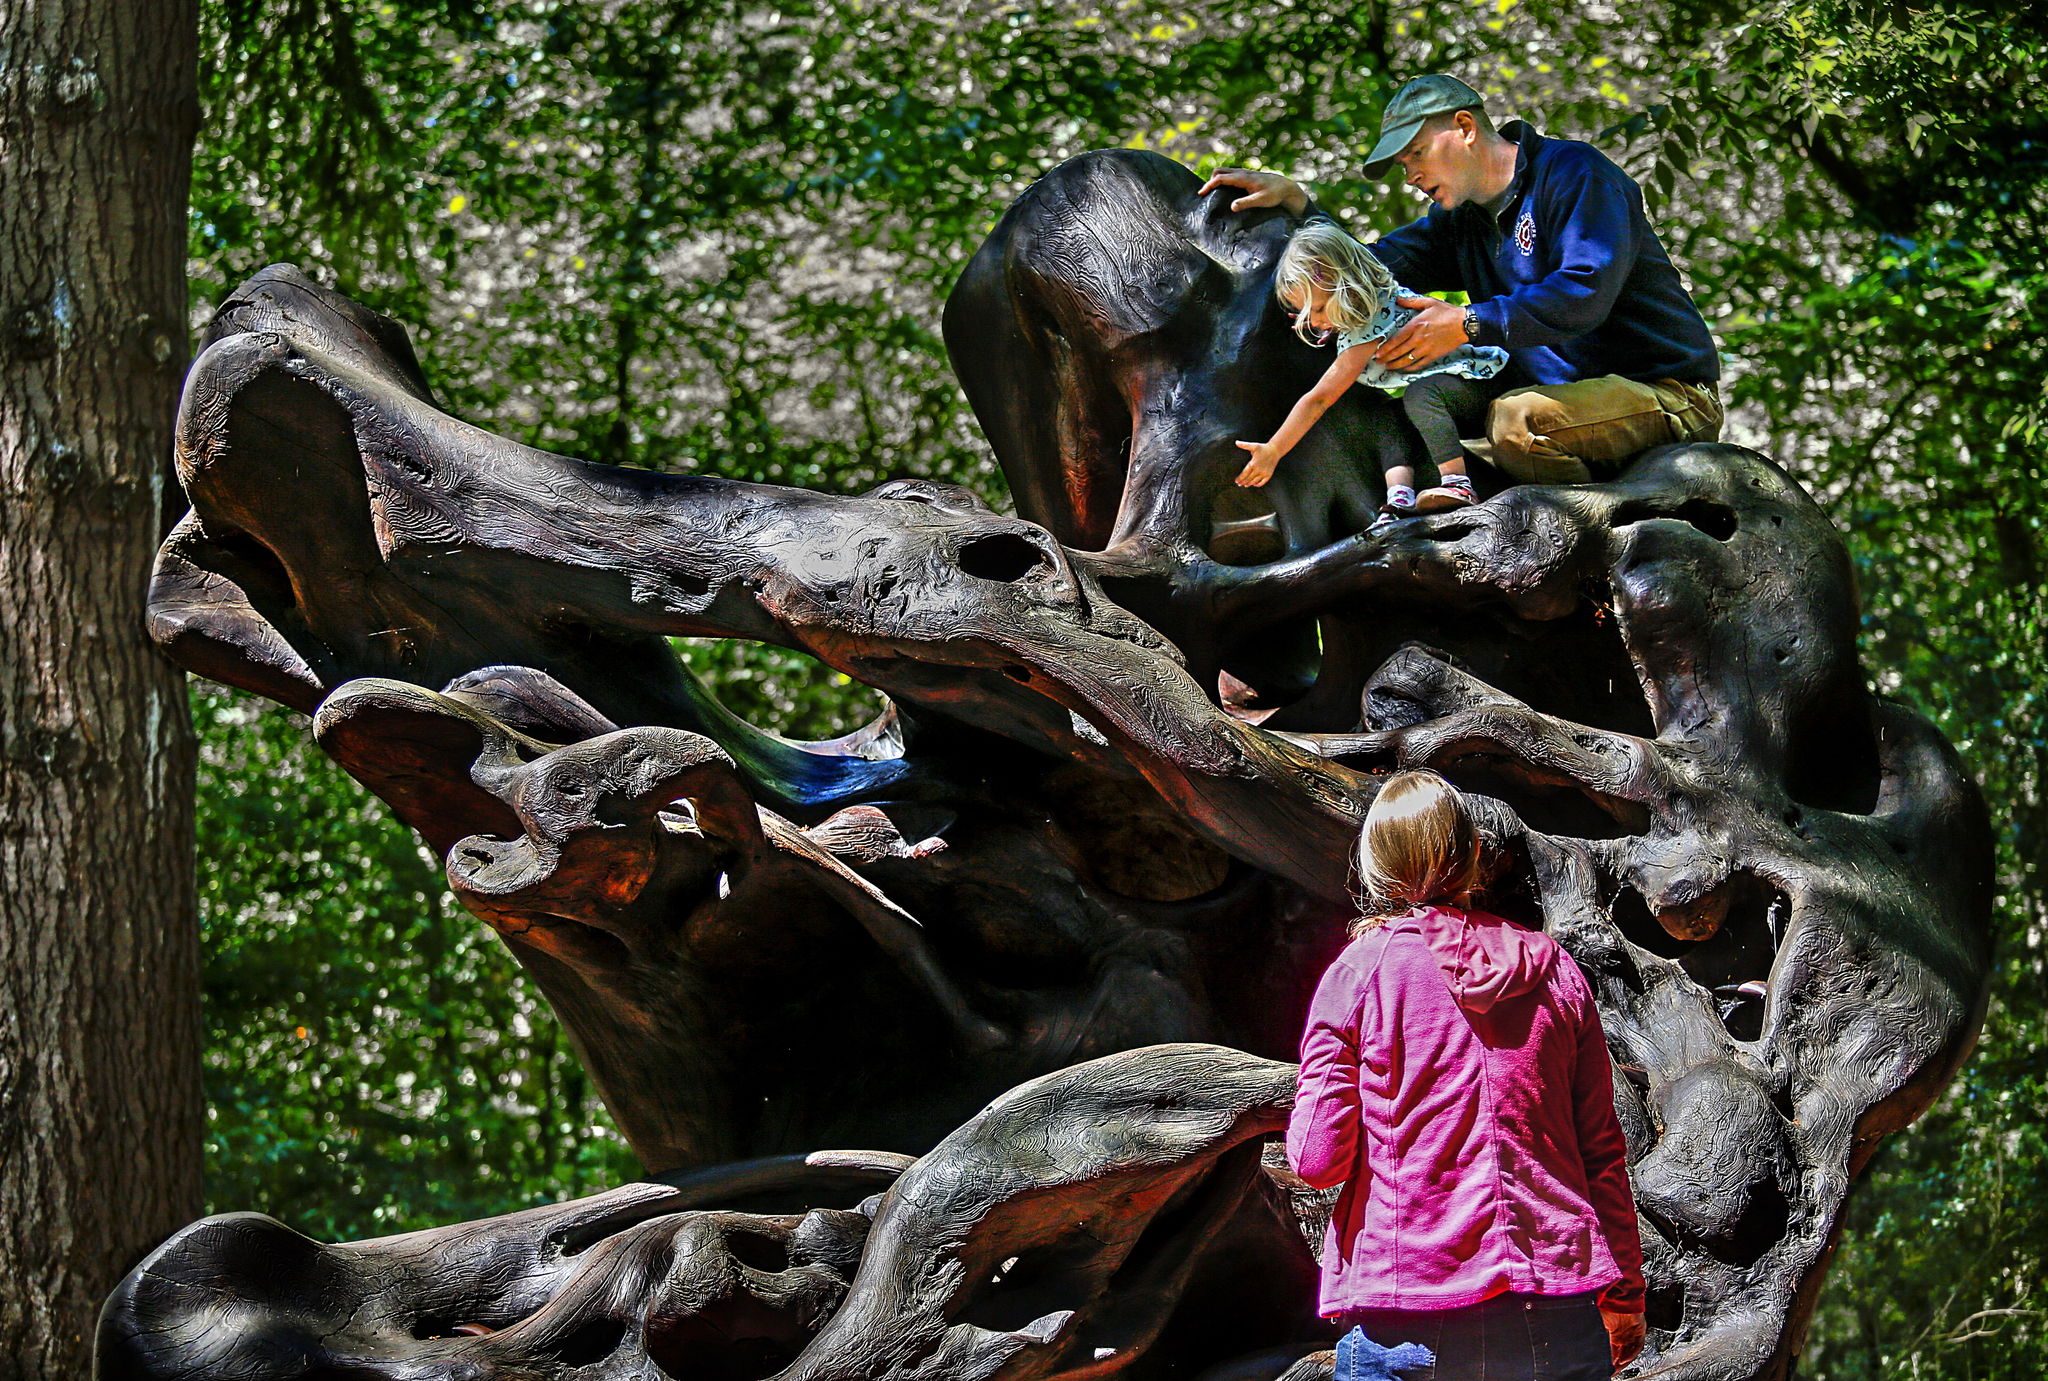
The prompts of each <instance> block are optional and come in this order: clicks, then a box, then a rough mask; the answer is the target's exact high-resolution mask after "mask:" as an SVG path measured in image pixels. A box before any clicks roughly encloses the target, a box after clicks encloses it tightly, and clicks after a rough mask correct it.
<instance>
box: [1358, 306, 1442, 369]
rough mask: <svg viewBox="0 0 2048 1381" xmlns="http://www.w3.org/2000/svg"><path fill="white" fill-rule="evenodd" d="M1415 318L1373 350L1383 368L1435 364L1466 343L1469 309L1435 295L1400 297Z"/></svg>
mask: <svg viewBox="0 0 2048 1381" xmlns="http://www.w3.org/2000/svg"><path fill="white" fill-rule="evenodd" d="M1396 301H1398V302H1399V303H1400V304H1401V305H1402V306H1403V307H1412V308H1414V309H1415V315H1414V317H1413V318H1412V319H1411V320H1410V321H1409V322H1408V324H1407V325H1406V326H1403V327H1402V328H1401V329H1400V330H1398V331H1396V332H1394V334H1393V335H1391V336H1388V337H1387V338H1386V340H1384V341H1382V342H1381V343H1380V348H1379V349H1378V350H1377V351H1375V352H1374V353H1373V359H1375V360H1377V361H1378V362H1379V364H1380V367H1381V368H1383V369H1395V370H1409V369H1420V368H1422V367H1423V366H1424V365H1428V364H1435V363H1436V362H1437V361H1438V360H1440V359H1442V358H1443V357H1444V356H1446V355H1448V354H1450V353H1451V352H1452V351H1453V350H1456V349H1457V348H1458V347H1459V346H1461V345H1463V344H1464V343H1465V309H1464V308H1463V307H1453V306H1452V305H1451V304H1450V303H1448V302H1443V301H1439V300H1438V299H1436V298H1434V297H1402V298H1397V299H1396Z"/></svg>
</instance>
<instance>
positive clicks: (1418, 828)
mask: <svg viewBox="0 0 2048 1381" xmlns="http://www.w3.org/2000/svg"><path fill="white" fill-rule="evenodd" d="M1484 868H1485V859H1484V856H1483V851H1482V849H1481V846H1480V839H1479V828H1478V826H1476V825H1475V824H1473V823H1472V814H1471V812H1470V811H1469V810H1467V809H1466V807H1465V797H1464V796H1463V794H1461V793H1460V792H1459V790H1458V788H1456V787H1454V786H1452V785H1451V784H1450V783H1449V782H1447V781H1445V780H1444V779H1443V778H1442V777H1439V776H1438V775H1437V774H1436V773H1434V772H1398V773H1396V774H1395V775H1393V776H1391V777H1389V778H1387V781H1386V784H1385V785H1384V786H1382V787H1381V788H1380V794H1379V796H1378V797H1377V798H1375V799H1374V801H1373V803H1372V809H1370V810H1368V811H1367V812H1366V813H1365V827H1364V828H1363V829H1361V830H1360V831H1359V832H1358V877H1359V881H1360V882H1361V883H1362V884H1363V890H1364V892H1365V905H1364V907H1363V908H1362V909H1363V911H1364V914H1363V915H1361V916H1360V917H1359V919H1358V921H1357V922H1356V923H1355V924H1354V925H1353V926H1352V933H1353V934H1360V933H1362V932H1364V931H1367V930H1371V929H1373V928H1375V927H1376V926H1379V925H1383V924H1385V922H1386V920H1387V919H1388V917H1390V916H1398V915H1399V914H1401V913H1402V912H1403V911H1406V910H1407V909H1408V908H1410V907H1412V906H1418V905H1420V904H1422V903H1423V902H1433V901H1447V902H1452V903H1454V904H1456V905H1460V906H1462V905H1464V904H1465V903H1466V902H1467V901H1468V900H1469V899H1470V898H1471V895H1472V894H1473V893H1474V892H1476V891H1478V890H1479V886H1480V884H1481V883H1482V882H1484V881H1485V871H1484Z"/></svg>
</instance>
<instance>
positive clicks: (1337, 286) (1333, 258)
mask: <svg viewBox="0 0 2048 1381" xmlns="http://www.w3.org/2000/svg"><path fill="white" fill-rule="evenodd" d="M1310 285H1314V286H1315V287H1318V288H1321V289H1323V291H1325V292H1327V293H1329V295H1330V305H1329V307H1328V309H1327V311H1328V315H1329V318H1330V324H1331V325H1332V326H1334V327H1336V328H1337V329H1338V330H1339V331H1362V330H1364V329H1365V328H1366V327H1368V326H1370V325H1372V319H1373V318H1374V317H1376V316H1378V315H1379V314H1380V308H1382V307H1384V306H1386V305H1387V303H1388V302H1390V301H1392V300H1393V296H1394V275H1393V272H1392V271H1391V270H1390V269H1388V268H1387V266H1386V265H1385V264H1382V263H1381V262H1380V261H1379V259H1378V258H1377V257H1376V256H1375V255H1374V254H1373V252H1372V251H1371V250H1369V249H1367V248H1366V247H1365V246H1364V245H1362V244H1360V243H1359V242H1358V241H1356V240H1354V239H1352V238H1351V236H1350V235H1348V234H1346V233H1345V231H1344V227H1343V226H1341V225H1338V224H1337V223H1336V222H1335V221H1333V220H1330V219H1328V218H1326V217H1323V216H1312V217H1310V218H1309V220H1308V221H1307V223H1305V224H1304V225H1303V226H1302V227H1301V229H1299V230H1297V231H1295V232H1294V237H1293V238H1292V239H1290V240H1289V241H1288V242H1287V248H1286V249H1284V250H1282V251H1281V253H1280V266H1279V267H1278V268H1277V269H1275V270H1274V271H1273V295H1274V296H1275V297H1278V298H1279V299H1280V305H1281V306H1283V307H1286V308H1288V309H1289V310H1290V311H1293V312H1294V313H1295V318H1294V333H1295V334H1296V335H1298V336H1300V337H1301V338H1302V339H1303V340H1305V341H1307V342H1308V343H1309V344H1311V345H1314V344H1317V343H1318V342H1317V340H1316V336H1315V329H1314V328H1313V327H1311V326H1310V325H1309V324H1308V318H1307V313H1305V312H1303V311H1302V310H1300V309H1301V308H1303V307H1306V306H1307V305H1308V298H1309V293H1308V290H1309V287H1310Z"/></svg>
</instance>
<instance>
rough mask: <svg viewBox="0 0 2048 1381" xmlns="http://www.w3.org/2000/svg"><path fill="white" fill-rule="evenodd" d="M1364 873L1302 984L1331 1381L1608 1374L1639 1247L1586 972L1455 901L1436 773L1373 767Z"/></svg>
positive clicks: (1639, 1288)
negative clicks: (1338, 1187) (1322, 1212)
mask: <svg viewBox="0 0 2048 1381" xmlns="http://www.w3.org/2000/svg"><path fill="white" fill-rule="evenodd" d="M1358 862H1359V871H1360V874H1361V876H1362V877H1363V879H1364V883H1365V890H1366V892H1367V893H1368V894H1369V896H1370V897H1371V898H1372V902H1373V907H1372V911H1371V914H1368V915H1366V916H1364V917H1363V918H1361V919H1360V920H1359V922H1358V923H1357V925H1356V926H1355V927H1354V928H1353V932H1352V934H1353V939H1352V941H1351V943H1350V945H1349V946H1347V947H1346V948H1345V950H1344V952H1343V953H1342V954H1340V955H1338V956H1337V958H1336V960H1335V962H1333V963H1332V964H1331V965H1330V968H1329V971H1328V972H1327V973H1325V974H1324V975H1323V980H1322V983H1321V985H1320V986H1319V987H1318V988H1317V989H1316V995H1315V1001H1314V1003H1313V1005H1312V1006H1311V1007H1310V1010H1309V1017H1308V1029H1307V1030H1306V1031H1305V1032H1304V1033H1303V1034H1302V1038H1301V1082H1300V1087H1299V1091H1298V1093H1297V1094H1296V1096H1295V1102H1294V1116H1293V1119H1292V1122H1291V1123H1290V1125H1289V1127H1288V1129H1287V1154H1288V1158H1289V1159H1290V1160H1292V1161H1293V1163H1294V1168H1295V1170H1296V1172H1297V1173H1298V1174H1300V1176H1301V1177H1302V1178H1303V1179H1304V1180H1306V1181H1308V1182H1309V1183H1310V1184H1312V1185H1316V1186H1319V1187H1323V1186H1329V1185H1334V1184H1339V1183H1341V1184H1342V1185H1343V1186H1344V1188H1343V1191H1342V1193H1341V1194H1339V1196H1338V1198H1337V1206H1336V1210H1335V1212H1334V1213H1333V1214H1332V1215H1331V1218H1330V1226H1329V1231H1328V1234H1327V1235H1326V1236H1325V1238H1324V1242H1323V1275H1322V1300H1321V1313H1322V1314H1323V1315H1324V1317H1326V1318H1334V1319H1337V1320H1339V1321H1341V1322H1343V1323H1346V1324H1349V1325H1351V1328H1350V1331H1348V1332H1347V1333H1346V1335H1345V1337H1344V1339H1343V1342H1342V1343H1340V1344H1339V1346H1338V1355H1337V1360H1338V1365H1337V1376H1336V1381H1365V1378H1370V1377H1382V1376H1389V1375H1391V1371H1390V1368H1391V1369H1399V1370H1401V1371H1402V1372H1403V1374H1404V1375H1406V1376H1409V1377H1410V1378H1420V1377H1433V1381H1454V1379H1462V1378H1467V1377H1471V1378H1478V1377H1484V1378H1485V1381H1528V1379H1529V1378H1552V1379H1553V1381H1579V1378H1606V1377H1608V1376H1611V1375H1612V1374H1613V1372H1614V1370H1615V1368H1617V1367H1619V1366H1621V1365H1623V1364H1625V1363H1626V1362H1627V1361H1628V1360H1629V1359H1630V1358H1632V1357H1634V1356H1635V1355H1636V1353H1637V1352H1638V1351H1639V1350H1640V1349H1641V1347H1642V1342H1643V1273H1642V1248H1641V1245H1640V1243H1639V1241H1638V1239H1637V1235H1636V1215H1635V1201H1634V1198H1633V1196H1632V1194H1631V1192H1630V1189H1629V1180H1628V1164H1627V1158H1626V1154H1625V1147H1624V1144H1623V1141H1622V1135H1621V1125H1620V1123H1619V1122H1617V1121H1616V1119H1615V1115H1614V1101H1613V1098H1614V1095H1613V1086H1612V1083H1611V1074H1610V1070H1609V1065H1608V1057H1607V1045H1606V1041H1605V1039H1604V1038H1603V1037H1602V1035H1601V1032H1600V1017H1599V1013H1598V1012H1597V1011H1596V1010H1595V1008H1594V1006H1593V996H1592V992H1591V991H1590V990H1589V989H1588V988H1587V986H1586V980H1585V977H1584V976H1583V975H1582V974H1581V973H1580V972H1579V969H1578V966H1577V965H1576V964H1574V963H1573V962H1572V961H1571V960H1570V958H1569V957H1567V956H1566V955H1565V954H1564V952H1563V951H1562V950H1560V949H1559V948H1558V947H1557V944H1556V942H1555V941H1553V940H1552V939H1551V938H1550V937H1549V936H1547V935H1544V934H1542V933H1540V932H1536V931H1528V930H1523V929H1521V928H1520V927H1519V926H1516V925H1514V924H1513V923H1511V922H1509V921H1505V920H1502V919H1501V918H1500V917H1498V916H1492V915H1488V914H1487V913H1486V912H1484V911H1475V910H1471V909H1469V908H1468V907H1467V905H1466V903H1467V902H1468V900H1469V899H1470V897H1471V894H1472V893H1473V892H1474V891H1475V890H1476V889H1477V888H1478V886H1479V883H1480V881H1481V877H1482V873H1481V854H1480V841H1479V835H1478V831H1477V830H1476V829H1475V828H1474V827H1473V824H1472V819H1471V816H1470V815H1469V814H1468V813H1467V811H1466V808H1465V802H1464V798H1463V797H1461V796H1460V795H1459V794H1458V791H1457V788H1455V787H1453V786H1451V785H1450V784H1449V783H1447V782H1445V781H1444V780H1443V779H1442V778H1441V777H1438V776H1437V775H1436V774H1435V773H1431V772H1404V773H1401V774H1400V775H1398V776H1395V777H1393V778H1391V779H1389V780H1388V782H1387V783H1386V785H1385V787H1384V788H1382V790H1381V791H1380V795H1379V798H1378V799H1377V800H1376V801H1374V802H1373V806H1372V810H1371V811H1370V812H1369V813H1368V814H1367V816H1366V820H1365V829H1364V831H1363V832H1362V834H1361V835H1360V837H1359V843H1358ZM1400 1344H1415V1345H1419V1348H1421V1349H1427V1350H1428V1351H1429V1352H1431V1353H1433V1354H1434V1355H1435V1370H1434V1371H1433V1372H1431V1371H1429V1370H1427V1369H1426V1368H1425V1369H1423V1370H1421V1371H1410V1370H1408V1367H1409V1365H1411V1364H1410V1363H1408V1362H1407V1361H1406V1360H1405V1359H1408V1358H1415V1359H1417V1360H1421V1353H1420V1351H1419V1350H1418V1349H1417V1348H1408V1349H1400V1348H1399V1347H1398V1345H1400ZM1388 1349H1395V1351H1393V1352H1389V1350H1388Z"/></svg>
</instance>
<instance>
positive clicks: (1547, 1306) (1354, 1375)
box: [1334, 1294, 1614, 1381]
mask: <svg viewBox="0 0 2048 1381" xmlns="http://www.w3.org/2000/svg"><path fill="white" fill-rule="evenodd" d="M1344 1321H1345V1322H1346V1323H1349V1324H1351V1325H1353V1327H1352V1330H1351V1331H1350V1332H1349V1333H1347V1334H1345V1335H1344V1338H1343V1340H1342V1341H1341V1342H1339V1343H1338V1344H1337V1374H1336V1377H1335V1379H1334V1381H1388V1378H1389V1377H1398V1378H1399V1381H1608V1378H1610V1377H1612V1376H1613V1375H1614V1364H1613V1361H1612V1360H1611V1354H1610V1353H1609V1351H1608V1347H1607V1326H1606V1325H1605V1324H1604V1323H1602V1322H1601V1321H1600V1308H1599V1306H1598V1305H1597V1304H1595V1303H1594V1295H1592V1294H1584V1295H1495V1296H1494V1297H1493V1298H1492V1299H1490V1300H1486V1301H1484V1302H1483V1303H1480V1304H1472V1305H1467V1306H1465V1307H1464V1308H1462V1309H1416V1310H1393V1309H1369V1310H1364V1311H1362V1312H1360V1313H1356V1314H1349V1315H1346V1316H1345V1319H1344ZM1361 1338H1369V1339H1371V1340H1372V1341H1373V1342H1374V1343H1377V1344H1379V1347H1380V1348H1388V1349H1392V1348H1395V1347H1398V1346H1399V1345H1400V1344H1402V1343H1420V1344H1422V1345H1423V1346H1424V1347H1426V1348H1428V1349H1429V1350H1430V1351H1431V1352H1434V1353H1435V1354H1436V1365H1435V1366H1434V1367H1429V1366H1422V1367H1415V1368H1403V1369H1402V1370H1400V1371H1399V1372H1389V1371H1387V1370H1386V1369H1385V1367H1384V1366H1383V1365H1382V1363H1381V1361H1380V1353H1379V1349H1378V1348H1369V1347H1361V1346H1360V1344H1359V1341H1358V1340H1359V1339H1361Z"/></svg>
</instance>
